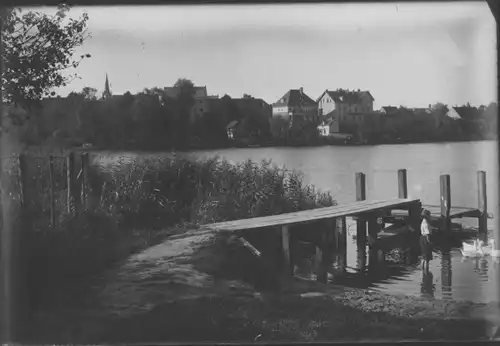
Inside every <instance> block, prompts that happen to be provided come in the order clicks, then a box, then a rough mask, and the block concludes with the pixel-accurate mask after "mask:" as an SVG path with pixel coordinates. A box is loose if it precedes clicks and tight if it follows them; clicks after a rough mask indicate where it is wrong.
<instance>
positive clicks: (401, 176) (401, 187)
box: [398, 169, 408, 199]
mask: <svg viewBox="0 0 500 346" xmlns="http://www.w3.org/2000/svg"><path fill="white" fill-rule="evenodd" d="M398 198H401V199H406V198H408V180H407V175H406V169H400V170H398Z"/></svg>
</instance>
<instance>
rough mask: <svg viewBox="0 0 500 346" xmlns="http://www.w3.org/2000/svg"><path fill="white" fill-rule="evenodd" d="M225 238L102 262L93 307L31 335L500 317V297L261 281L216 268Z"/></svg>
mask: <svg viewBox="0 0 500 346" xmlns="http://www.w3.org/2000/svg"><path fill="white" fill-rule="evenodd" d="M220 240H223V241H222V242H221V241H220ZM223 244H226V245H223ZM221 246H227V241H226V240H225V239H222V238H219V239H217V236H214V235H213V234H212V235H211V234H200V235H196V234H193V235H189V236H187V237H180V238H176V239H174V238H170V237H169V238H166V239H165V240H164V241H163V242H161V243H160V244H157V245H154V246H150V247H148V248H146V249H144V250H143V251H141V252H140V253H137V254H135V255H132V256H130V257H129V258H128V259H127V260H126V261H124V262H123V263H122V264H121V265H119V266H117V267H115V268H113V269H111V270H110V271H108V272H107V274H106V275H105V276H104V277H102V279H101V283H100V284H99V285H98V287H97V286H94V288H93V289H92V292H93V293H89V294H90V295H92V296H94V298H93V299H92V301H93V303H91V304H90V306H88V307H86V308H83V307H81V308H73V309H71V308H67V307H65V308H63V309H62V310H59V311H55V312H53V313H52V314H50V313H48V314H42V315H40V316H39V318H38V319H36V320H37V321H36V323H35V324H34V325H35V326H36V330H32V331H31V333H30V334H31V335H32V338H33V339H32V340H27V341H36V342H42V341H43V342H51V343H53V342H54V341H57V342H63V343H68V342H70V343H75V342H78V343H80V342H83V343H94V342H103V341H105V342H159V341H162V342H165V341H171V342H173V341H189V342H192V341H217V342H231V341H233V342H236V341H238V342H242V341H251V340H252V339H254V338H257V337H258V336H259V335H260V337H258V340H259V341H278V340H281V341H289V342H291V341H332V339H331V338H333V340H348V339H352V340H354V339H356V340H358V339H359V338H369V337H371V338H374V337H376V338H379V337H384V335H385V338H387V335H390V336H391V337H390V338H391V339H392V340H401V339H412V340H431V339H436V338H446V339H448V338H451V339H455V340H458V339H463V338H474V339H477V338H481V337H484V338H487V337H490V336H491V335H489V334H491V333H492V332H491V328H493V327H494V326H495V325H496V326H499V325H500V303H499V302H490V303H475V302H466V301H456V300H443V299H433V300H430V299H426V298H420V297H415V296H411V295H401V294H389V293H383V292H377V291H374V290H365V289H358V288H349V287H346V286H340V285H336V284H327V285H325V284H322V283H318V282H314V281H307V280H300V279H296V278H290V279H286V280H280V282H279V285H278V286H279V287H277V289H264V290H262V289H257V287H256V286H255V284H250V283H247V282H245V281H242V280H241V278H237V277H233V278H231V275H228V274H227V273H226V271H227V270H226V269H223V268H222V269H221V268H220V266H221V263H223V261H224V260H225V258H226V257H227V256H225V255H224V254H221V250H220V249H221ZM240 255H245V254H240V253H238V254H237V256H240ZM247 258H250V259H252V258H253V257H252V256H251V255H250V254H248V256H247ZM233 262H241V258H234V260H233ZM250 264H252V263H250ZM253 264H256V263H253ZM238 268H239V270H241V269H242V268H240V267H238ZM257 270H258V268H257ZM271 274H272V273H271ZM272 275H273V274H272ZM274 276H276V274H274ZM207 314H208V317H204V316H206V315H207ZM207 318H208V319H207ZM465 327H467V328H472V329H471V330H469V331H467V330H466V329H467V328H465ZM349 328H350V329H349ZM356 329H357V330H356ZM425 329H427V330H426V331H425V332H422V331H421V330H425ZM479 329H480V330H479ZM388 331H390V333H389V334H384V333H387V332H388Z"/></svg>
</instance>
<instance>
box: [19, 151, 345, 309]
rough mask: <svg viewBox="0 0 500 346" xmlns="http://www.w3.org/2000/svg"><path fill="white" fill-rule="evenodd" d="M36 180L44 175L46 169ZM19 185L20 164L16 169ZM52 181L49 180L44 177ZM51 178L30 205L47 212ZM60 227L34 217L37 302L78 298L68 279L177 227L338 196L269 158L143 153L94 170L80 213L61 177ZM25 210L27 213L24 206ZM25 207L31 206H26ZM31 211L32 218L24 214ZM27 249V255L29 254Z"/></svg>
mask: <svg viewBox="0 0 500 346" xmlns="http://www.w3.org/2000/svg"><path fill="white" fill-rule="evenodd" d="M43 169H45V168H44V167H41V170H42V173H40V172H37V175H36V176H34V179H33V181H38V182H40V181H41V182H42V183H43V182H44V181H43V180H44V179H45V180H46V179H47V174H45V173H46V172H43ZM11 172H12V174H11V179H12V181H11V183H12V184H11V186H15V183H16V181H17V180H16V179H17V177H16V176H15V175H16V172H17V171H16V169H15V167H13V168H12V170H11ZM45 183H46V181H45ZM46 187H47V184H38V183H37V184H34V185H33V186H32V190H33V189H38V191H36V190H35V191H31V193H32V195H33V196H40V197H39V199H36V198H34V200H33V201H32V202H33V203H32V204H33V206H32V207H30V208H29V209H30V210H29V213H30V215H32V216H37V217H38V218H42V217H44V216H45V217H46V216H47V208H46V207H43V205H47V201H48V198H47V190H46ZM56 188H57V191H56V192H55V195H56V196H60V197H61V198H56V201H55V202H56V210H57V211H58V218H57V219H58V220H57V221H58V222H57V226H56V228H55V229H51V228H50V227H49V226H48V224H47V223H35V224H37V227H36V229H34V226H33V225H34V223H29V224H28V225H27V224H26V223H24V226H26V227H27V232H23V233H22V234H23V235H22V239H21V244H22V250H21V257H23V258H25V259H26V262H27V263H25V265H26V266H27V267H26V268H27V273H28V275H27V280H28V285H27V286H28V287H29V288H30V290H29V293H28V294H29V297H30V299H29V300H30V303H31V306H32V307H33V308H34V309H42V308H48V307H54V306H55V305H66V304H77V299H74V298H71V296H72V295H73V291H72V289H69V288H70V287H80V286H81V283H82V282H83V283H85V282H88V280H89V278H91V277H95V276H99V275H101V274H102V273H103V272H104V270H105V269H107V268H110V267H112V266H113V265H114V264H115V263H119V262H120V260H123V259H125V258H127V257H128V256H129V255H131V254H133V253H136V252H138V251H140V250H141V249H144V248H146V247H148V246H150V245H153V244H155V243H158V242H160V241H161V240H163V239H165V238H166V237H167V236H169V235H171V234H174V233H181V232H184V231H185V230H187V229H193V228H197V227H198V226H199V225H201V224H205V223H211V222H217V221H224V220H233V219H240V218H248V217H254V216H263V215H270V214H279V213H283V212H289V211H294V210H301V209H307V208H313V207H317V206H327V205H332V204H334V203H335V201H334V200H333V198H332V197H331V196H330V195H328V194H322V193H318V192H316V191H315V190H314V189H313V188H312V187H311V186H306V185H304V184H303V183H302V178H301V176H300V175H299V174H297V173H295V172H290V171H287V170H285V169H280V168H277V167H273V166H272V165H271V163H270V162H262V163H260V164H256V163H252V162H246V163H243V164H240V165H231V164H229V163H228V162H226V161H223V160H218V159H211V160H204V161H193V160H190V159H186V158H178V157H175V156H174V157H170V158H161V159H152V158H151V159H137V160H134V161H132V162H129V163H126V164H123V165H120V166H117V167H114V169H112V170H111V171H110V172H108V173H107V174H101V173H99V172H97V171H91V172H90V176H89V183H88V190H87V191H88V193H87V200H88V203H87V206H86V209H85V210H83V211H81V213H80V214H79V215H77V216H75V215H71V214H68V213H67V212H65V210H66V209H67V207H66V201H65V199H64V195H65V189H66V186H65V184H64V180H63V181H62V182H61V184H56ZM18 215H22V214H18ZM25 215H26V214H25ZM25 219H26V218H25ZM23 254H24V255H23Z"/></svg>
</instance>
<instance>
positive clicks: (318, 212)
mask: <svg viewBox="0 0 500 346" xmlns="http://www.w3.org/2000/svg"><path fill="white" fill-rule="evenodd" d="M415 204H418V205H419V206H420V200H419V199H399V198H395V199H390V200H382V201H357V202H353V203H348V204H343V205H336V206H333V207H325V208H317V209H310V210H302V211H297V212H293V213H286V214H279V215H270V216H263V217H257V218H251V219H242V220H234V221H227V222H220V223H215V224H208V225H205V226H204V228H205V229H211V230H214V231H220V232H224V231H225V232H235V231H242V230H251V229H257V228H263V227H277V226H287V225H294V224H303V223H310V222H314V221H319V220H324V219H334V218H343V217H348V216H349V217H350V216H358V217H359V216H362V215H366V214H371V213H374V212H375V213H377V212H378V213H382V212H383V211H385V210H387V211H390V210H391V209H393V208H400V209H402V208H406V209H407V210H408V209H409V207H410V206H412V205H415ZM408 213H409V212H408V211H407V215H408Z"/></svg>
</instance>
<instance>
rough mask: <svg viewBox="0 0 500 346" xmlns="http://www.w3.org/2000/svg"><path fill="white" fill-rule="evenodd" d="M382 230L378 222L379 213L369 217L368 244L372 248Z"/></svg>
mask: <svg viewBox="0 0 500 346" xmlns="http://www.w3.org/2000/svg"><path fill="white" fill-rule="evenodd" d="M380 230H381V228H380V224H379V223H378V222H377V215H376V214H372V215H370V216H369V217H368V244H369V245H370V248H373V247H375V245H376V242H377V237H378V233H379V232H380Z"/></svg>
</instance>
